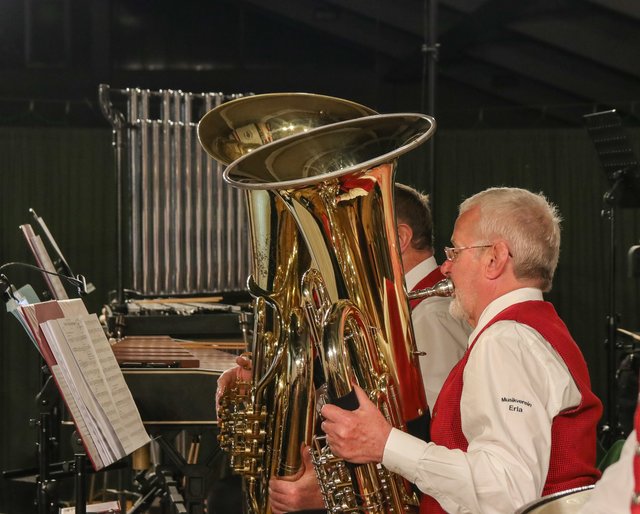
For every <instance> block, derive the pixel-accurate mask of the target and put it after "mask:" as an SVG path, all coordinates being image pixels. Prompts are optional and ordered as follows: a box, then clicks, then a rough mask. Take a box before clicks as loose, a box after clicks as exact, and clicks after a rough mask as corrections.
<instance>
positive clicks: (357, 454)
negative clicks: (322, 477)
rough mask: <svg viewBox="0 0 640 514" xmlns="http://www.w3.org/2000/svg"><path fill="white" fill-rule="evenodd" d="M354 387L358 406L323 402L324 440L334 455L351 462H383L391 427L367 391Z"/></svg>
mask: <svg viewBox="0 0 640 514" xmlns="http://www.w3.org/2000/svg"><path fill="white" fill-rule="evenodd" d="M353 388H354V390H355V392H356V396H357V398H358V403H359V404H360V406H359V407H358V408H357V409H356V410H353V411H350V410H344V409H341V408H340V407H337V406H335V405H331V404H326V405H324V406H323V407H322V411H321V415H322V417H323V418H324V421H323V422H322V425H321V426H322V431H323V432H324V433H325V434H327V443H328V444H329V446H330V447H331V451H332V453H333V454H334V455H335V456H336V457H340V458H342V459H344V460H346V461H348V462H353V463H354V464H366V463H369V462H382V456H383V454H384V446H385V444H386V442H387V438H388V437H389V433H390V432H391V428H392V427H391V425H390V424H389V422H388V421H387V420H386V418H385V417H384V416H383V415H382V413H381V412H380V411H379V410H378V408H377V407H376V406H375V404H374V403H373V402H372V401H371V400H369V397H368V396H367V393H365V392H364V390H363V389H362V388H361V387H359V386H357V385H355V384H354V385H353Z"/></svg>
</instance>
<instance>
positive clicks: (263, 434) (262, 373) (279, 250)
mask: <svg viewBox="0 0 640 514" xmlns="http://www.w3.org/2000/svg"><path fill="white" fill-rule="evenodd" d="M371 114H375V111H373V110H371V109H369V108H367V107H364V106H362V105H359V104H356V103H353V102H349V101H347V100H342V99H338V98H333V97H328V96H322V95H312V94H307V93H275V94H264V95H255V96H247V97H243V98H239V99H236V100H233V101H230V102H227V103H224V104H221V105H220V106H218V107H216V108H215V109H213V110H211V111H209V112H208V113H207V114H206V115H205V116H204V117H203V118H202V119H201V121H200V123H199V124H198V139H199V141H200V144H201V145H202V146H203V148H204V149H205V151H206V152H207V153H208V154H209V155H210V156H211V157H213V158H214V159H216V160H217V161H219V162H221V163H222V164H225V165H228V164H230V163H231V162H233V161H235V160H236V159H238V158H239V157H241V156H243V155H246V154H248V153H249V152H252V151H255V150H256V149H258V148H259V147H261V146H262V145H265V144H268V143H272V142H274V141H278V140H280V139H282V138H286V137H290V136H292V135H295V134H298V133H303V132H306V131H309V130H311V129H314V128H317V127H320V126H323V125H327V124H331V123H336V122H339V121H343V120H345V119H352V118H357V117H360V116H365V115H371ZM245 200H246V204H247V211H248V215H249V226H250V235H251V241H252V275H251V277H250V278H249V280H248V288H249V291H250V293H251V294H252V295H253V297H254V327H253V340H252V343H251V348H250V350H251V351H252V354H253V358H252V359H253V371H252V375H253V376H252V381H251V384H248V385H243V384H239V385H238V387H237V388H235V389H234V390H231V391H229V392H228V393H226V394H225V395H223V397H222V398H221V401H220V404H221V408H220V411H219V412H218V428H219V436H218V437H219V440H220V445H221V447H222V448H223V449H225V450H226V451H227V452H228V454H229V455H230V464H231V468H232V469H233V470H234V471H235V472H236V473H239V474H241V475H242V476H243V484H244V492H245V495H244V496H245V501H246V504H247V505H246V507H247V509H248V510H249V511H250V512H252V513H256V514H263V513H269V512H270V508H269V502H268V483H269V479H270V478H271V477H272V476H278V477H290V476H294V475H295V474H296V473H297V472H298V469H299V467H300V465H301V458H300V445H301V443H305V444H310V443H311V436H312V431H313V423H314V403H315V393H314V387H313V384H312V372H313V368H312V357H313V351H312V348H313V343H312V342H311V341H312V336H313V333H312V332H311V330H312V329H311V327H309V325H308V322H307V314H305V312H304V308H303V297H302V296H303V294H304V293H303V291H302V289H301V283H302V282H303V277H304V276H305V273H306V272H307V271H308V270H309V269H310V268H311V267H312V262H311V255H310V253H309V251H308V250H307V247H306V244H305V243H304V240H303V238H302V236H301V234H300V232H299V230H298V228H297V225H296V223H295V220H294V218H293V216H292V215H291V213H290V211H289V209H288V208H287V206H286V205H285V203H284V202H283V200H282V198H281V197H280V196H279V195H277V194H276V193H275V192H274V191H271V190H267V189H258V188H255V189H247V190H246V196H245ZM311 277H312V274H309V275H307V279H306V280H307V281H309V283H311V284H312V283H313V281H312V280H311Z"/></svg>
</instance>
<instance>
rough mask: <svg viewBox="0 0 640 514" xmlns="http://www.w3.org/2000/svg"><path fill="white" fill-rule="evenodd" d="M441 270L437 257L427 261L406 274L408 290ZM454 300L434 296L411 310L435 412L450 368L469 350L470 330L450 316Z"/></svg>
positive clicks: (467, 325)
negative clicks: (450, 305)
mask: <svg viewBox="0 0 640 514" xmlns="http://www.w3.org/2000/svg"><path fill="white" fill-rule="evenodd" d="M437 267H438V264H437V262H436V259H435V257H429V258H428V259H425V260H424V261H422V262H421V263H419V264H418V265H416V266H415V267H413V268H411V270H409V272H408V273H407V274H406V275H405V277H404V278H405V282H406V285H407V291H411V290H412V289H413V288H414V287H415V286H416V284H417V283H418V282H420V280H422V279H423V278H424V277H426V276H427V275H428V274H429V273H431V272H432V271H433V270H435V269H436V268H437ZM450 303H451V298H443V297H440V296H433V297H431V298H426V299H425V300H423V301H422V302H420V303H419V304H418V305H417V306H416V307H415V308H414V309H413V310H412V311H411V323H412V324H413V331H414V333H415V336H416V347H417V348H418V351H419V352H423V353H425V355H421V356H420V357H419V361H420V371H421V373H422V380H423V383H424V390H425V392H426V393H427V403H428V404H429V408H430V409H433V406H434V405H435V403H436V398H437V397H438V393H439V392H440V389H442V384H444V381H445V380H446V378H447V376H448V375H449V372H450V371H451V368H453V367H454V366H455V365H456V364H457V363H458V361H459V360H460V359H461V358H462V355H463V354H464V352H465V350H466V349H467V340H468V338H469V333H470V332H471V327H470V326H469V324H468V323H466V322H464V321H459V320H457V319H455V318H454V317H453V316H451V314H449V304H450Z"/></svg>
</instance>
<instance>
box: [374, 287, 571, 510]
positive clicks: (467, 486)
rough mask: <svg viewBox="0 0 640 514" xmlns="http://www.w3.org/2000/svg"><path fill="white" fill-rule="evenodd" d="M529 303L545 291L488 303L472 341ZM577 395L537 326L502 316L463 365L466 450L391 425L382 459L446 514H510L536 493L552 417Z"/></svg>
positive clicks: (509, 295) (546, 462)
mask: <svg viewBox="0 0 640 514" xmlns="http://www.w3.org/2000/svg"><path fill="white" fill-rule="evenodd" d="M529 300H542V292H541V291H540V290H538V289H533V288H522V289H518V290H515V291H512V292H510V293H507V294H506V295H503V296H501V297H500V298H497V299H496V300H494V301H493V302H491V303H490V304H489V305H488V306H487V307H486V309H485V310H484V312H483V313H482V315H481V316H480V319H479V322H478V326H477V327H476V328H475V329H474V331H473V332H472V333H471V335H470V336H469V344H470V343H471V342H472V341H473V340H474V338H475V337H476V335H477V334H478V333H479V332H480V331H481V330H482V329H483V328H484V327H485V326H486V325H487V324H488V323H489V321H491V319H493V318H494V317H495V315H496V314H498V313H499V312H501V311H503V310H504V309H505V308H507V307H509V306H510V305H514V304H516V303H520V302H524V301H529ZM580 400H581V395H580V391H579V390H578V387H577V385H576V384H575V382H574V381H573V378H572V377H571V374H570V373H569V371H568V369H567V367H566V365H565V363H564V362H563V361H562V359H561V358H560V356H559V355H558V354H557V352H556V351H555V350H554V349H553V348H552V347H551V345H550V344H549V343H548V342H547V341H546V340H544V338H542V336H541V335H540V334H539V333H538V332H537V331H536V330H533V329H532V328H530V327H528V326H525V325H522V324H519V323H516V322H514V321H499V322H497V323H494V324H493V325H492V326H490V327H488V328H487V329H486V330H485V331H484V332H483V333H482V334H481V335H480V337H479V338H478V341H477V342H476V345H475V347H474V349H473V351H472V352H471V355H470V357H469V361H468V363H467V366H466V367H465V370H464V388H463V391H462V398H461V404H460V412H461V418H462V431H463V433H464V435H465V437H466V439H467V441H468V442H469V446H468V449H467V451H466V452H463V451H461V450H450V449H448V448H446V447H443V446H437V445H435V444H434V443H425V442H423V441H421V440H420V439H417V438H414V437H411V436H410V435H408V434H406V433H404V432H401V431H400V430H397V429H392V432H391V434H390V435H389V438H388V440H387V443H386V446H385V450H384V457H383V461H382V463H383V464H384V465H385V466H386V467H387V468H388V469H389V470H391V471H393V472H396V473H399V474H400V475H402V476H404V477H405V478H407V479H408V480H410V481H411V482H414V483H415V484H416V485H417V486H418V487H419V488H420V490H421V491H423V492H425V493H427V494H429V495H431V496H433V497H435V498H436V499H437V500H438V501H439V502H440V504H441V505H442V507H443V508H444V509H445V510H446V511H447V512H450V513H472V514H480V513H485V514H488V513H506V512H509V513H510V512H513V511H514V510H516V509H517V508H518V507H519V506H521V505H523V504H525V503H528V502H530V501H532V500H534V499H536V498H538V497H540V495H541V493H542V488H543V486H544V482H545V480H546V476H547V471H548V468H549V458H550V451H551V424H552V422H553V418H554V417H555V416H556V415H557V414H558V413H559V412H560V411H562V410H565V409H568V408H570V407H575V406H577V405H578V404H579V403H580ZM511 405H512V406H513V409H511V408H510V406H511Z"/></svg>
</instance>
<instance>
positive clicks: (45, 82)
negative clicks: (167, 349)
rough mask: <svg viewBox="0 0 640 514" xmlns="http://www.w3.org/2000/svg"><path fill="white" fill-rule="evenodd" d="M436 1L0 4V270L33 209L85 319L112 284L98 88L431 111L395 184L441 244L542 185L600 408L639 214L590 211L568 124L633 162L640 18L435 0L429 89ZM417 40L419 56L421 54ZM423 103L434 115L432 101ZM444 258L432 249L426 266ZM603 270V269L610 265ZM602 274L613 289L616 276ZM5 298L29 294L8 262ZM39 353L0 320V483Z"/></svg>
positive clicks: (594, 185)
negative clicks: (619, 146) (308, 97)
mask: <svg viewBox="0 0 640 514" xmlns="http://www.w3.org/2000/svg"><path fill="white" fill-rule="evenodd" d="M434 3H436V2H434V0H425V1H418V0H393V1H386V0H375V1H373V2H372V1H370V0H349V1H345V0H271V1H269V2H263V1H262V0H207V1H204V0H184V1H181V2H172V1H169V0H160V1H150V0H3V1H1V2H0V264H2V263H6V262H9V261H23V262H32V258H31V256H30V255H29V253H28V252H27V248H26V244H25V243H24V241H23V238H22V235H21V234H20V232H19V230H18V226H19V225H20V224H23V223H27V222H32V220H31V218H30V216H29V214H28V209H29V208H33V209H35V211H36V212H37V213H38V214H39V215H40V216H42V217H43V218H44V219H45V221H46V222H47V224H48V226H49V228H50V229H51V231H52V233H53V235H54V236H55V238H56V240H57V242H58V244H59V246H60V247H61V249H62V251H63V252H64V254H65V256H66V258H67V260H68V261H69V263H70V264H71V266H72V267H73V269H74V271H75V272H76V273H83V274H84V275H86V276H87V278H88V279H89V280H90V281H91V282H92V283H93V284H94V285H95V286H96V291H95V292H94V293H92V294H91V295H90V296H88V297H87V298H86V302H87V305H88V308H89V310H90V311H92V312H99V311H100V308H101V306H102V305H103V304H104V303H105V302H106V301H107V298H108V292H109V290H110V289H113V288H115V286H116V283H115V282H116V276H115V186H114V183H115V177H114V170H113V156H112V148H111V134H110V128H109V126H108V124H107V123H106V121H105V120H104V119H103V117H102V115H101V113H100V108H99V106H98V102H97V90H98V85H99V84H100V83H107V84H110V85H111V86H112V87H113V88H127V87H139V88H149V89H152V90H156V89H181V90H183V91H191V92H202V91H222V92H225V93H238V92H255V93H268V92H276V91H306V92H313V93H321V94H328V95H334V96H338V97H342V98H347V99H350V100H353V101H356V102H360V103H363V104H366V105H368V106H370V107H372V108H374V109H377V110H379V111H380V112H400V111H409V112H430V113H432V114H435V116H436V118H437V121H438V125H439V127H440V128H439V129H438V132H437V134H436V136H435V139H434V142H435V154H434V162H435V166H434V168H433V172H432V171H430V170H431V168H430V166H429V163H430V162H431V158H430V155H429V154H428V153H427V152H428V151H427V148H426V147H422V148H419V149H417V150H415V151H414V152H412V153H411V154H409V155H407V156H404V157H402V158H401V160H400V164H399V169H398V179H399V180H400V181H403V182H407V183H410V184H413V185H415V186H416V187H418V188H420V189H422V190H425V191H429V192H432V193H434V201H435V212H434V216H435V220H436V228H437V233H436V235H437V237H436V244H437V247H438V248H441V247H442V246H444V245H445V244H447V243H448V242H449V236H450V233H451V230H452V224H453V220H454V218H455V214H456V207H457V205H458V203H459V202H460V200H462V199H463V198H464V197H466V196H468V195H469V194H472V193H474V192H477V191H479V190H481V189H483V188H485V187H488V186H496V185H513V186H520V187H526V188H530V189H533V190H536V191H543V192H544V193H545V194H546V195H547V196H548V197H549V198H550V199H551V200H552V201H553V202H555V203H556V204H557V205H558V207H559V209H560V211H561V213H562V215H563V217H564V223H563V243H562V252H561V257H560V263H559V267H558V271H557V275H556V279H555V284H554V288H553V290H552V291H551V293H550V294H549V295H548V297H549V299H550V300H552V301H553V302H554V303H555V305H556V307H557V309H558V310H559V312H560V314H561V316H562V317H563V318H564V319H565V321H566V322H567V324H568V325H569V328H570V329H571V331H572V332H573V334H574V336H575V338H576V340H577V341H578V343H579V344H580V346H581V348H582V349H583V352H584V354H585V357H586V359H587V362H588V365H589V369H590V372H591V376H592V380H593V383H594V388H595V390H596V392H597V393H598V395H599V396H600V397H601V398H602V399H606V393H607V390H606V385H607V382H608V380H609V379H610V376H608V375H610V374H609V373H608V370H607V365H606V360H607V359H606V357H607V352H606V348H605V346H604V340H605V337H606V321H605V318H606V316H607V314H608V313H610V312H611V311H612V306H611V301H610V300H611V298H612V296H611V292H613V293H615V294H614V295H613V298H614V299H615V311H616V312H617V313H619V315H620V316H619V325H620V326H621V327H623V328H626V329H629V330H633V331H635V330H640V319H638V318H639V317H640V313H639V312H638V310H639V309H638V292H639V291H638V279H636V278H630V277H629V276H628V275H627V273H628V270H627V265H626V252H627V250H628V249H629V247H630V246H631V245H634V244H637V243H638V239H640V229H639V226H638V224H639V222H640V218H639V216H638V212H637V209H620V210H618V212H617V213H616V233H615V238H614V243H615V247H616V251H617V253H616V258H615V261H614V262H612V261H611V259H610V257H611V252H610V246H611V245H610V224H609V222H608V220H607V219H605V218H603V217H602V216H601V210H602V208H603V201H602V197H603V195H604V193H605V191H606V190H607V188H608V187H609V184H608V182H607V180H606V179H605V176H604V173H603V171H602V168H601V166H600V164H599V161H598V158H597V156H596V154H595V152H594V149H593V145H592V144H591V141H590V140H589V138H588V135H587V133H586V131H585V129H584V126H583V121H582V116H583V115H584V114H588V113H591V112H595V111H599V110H605V109H609V108H613V107H615V108H617V109H618V111H619V112H620V113H621V114H622V116H623V123H624V125H625V126H626V127H627V128H628V129H629V133H630V136H631V142H632V144H633V146H634V149H635V151H636V154H637V155H640V151H639V148H638V147H639V146H640V131H639V129H638V128H637V127H638V119H639V118H638V114H637V105H636V104H637V101H638V99H639V98H638V91H640V68H639V66H638V59H637V55H638V52H640V38H638V34H640V31H639V30H638V29H639V28H640V5H637V2H624V1H620V2H611V1H609V0H531V1H527V2H514V1H512V0H464V1H460V0H440V1H439V2H437V3H438V5H439V11H438V19H437V21H438V23H437V25H436V26H437V31H436V32H437V36H438V38H437V39H438V41H439V43H440V52H439V59H438V62H437V76H436V74H431V73H430V72H429V70H428V66H427V64H428V60H429V56H430V55H433V53H432V52H425V49H428V48H427V47H428V44H427V43H429V39H430V35H431V34H430V33H429V30H428V29H429V26H430V20H431V18H430V16H431V15H430V12H431V11H430V9H429V8H430V7H431V6H432V5H433V4H434ZM429 44H430V43H429ZM431 93H434V94H435V110H431V109H430V108H429V105H428V104H429V102H428V101H427V100H428V97H429V95H430V94H431ZM438 257H439V258H440V259H442V257H443V256H442V254H439V256H438ZM613 266H615V267H614V268H612V267H613ZM612 269H615V281H613V282H612V281H611V270H612ZM6 274H7V275H8V276H9V278H10V279H11V281H12V282H13V283H14V284H16V285H18V286H20V285H22V284H25V283H27V282H29V283H32V284H33V285H34V287H35V288H36V290H37V291H40V290H42V289H43V288H44V285H43V283H42V281H41V279H40V277H38V276H37V275H34V273H32V272H27V271H25V270H23V269H19V268H9V269H7V270H6ZM39 366H40V363H39V359H38V356H37V354H36V351H35V349H34V347H33V345H32V344H31V343H30V341H29V340H28V339H27V337H26V336H25V334H24V333H23V332H22V331H21V329H20V328H19V326H18V324H17V322H16V321H15V320H14V319H13V318H12V317H11V316H10V315H8V314H4V315H0V413H1V415H0V470H6V469H13V468H22V467H31V466H34V465H35V464H36V461H35V451H36V448H35V445H34V441H35V439H36V430H35V429H34V428H32V427H30V426H29V419H30V418H34V417H36V415H37V413H38V410H39V409H38V406H37V405H36V403H35V400H34V397H35V395H36V393H37V392H38V390H39V388H40V372H39ZM32 499H33V486H32V485H30V484H23V483H17V482H7V481H4V480H2V479H0V512H2V513H4V514H7V513H8V514H23V513H26V512H30V511H32V508H31V506H30V505H31V502H32Z"/></svg>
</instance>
